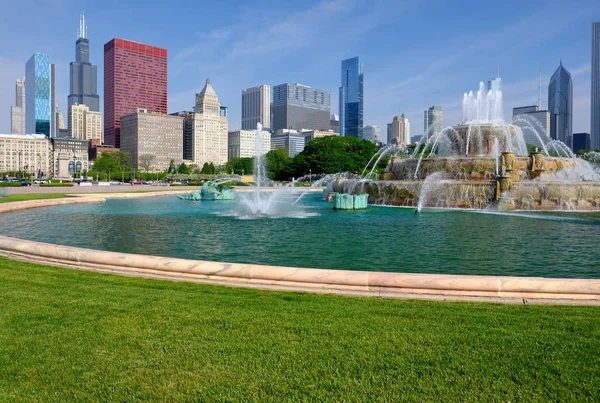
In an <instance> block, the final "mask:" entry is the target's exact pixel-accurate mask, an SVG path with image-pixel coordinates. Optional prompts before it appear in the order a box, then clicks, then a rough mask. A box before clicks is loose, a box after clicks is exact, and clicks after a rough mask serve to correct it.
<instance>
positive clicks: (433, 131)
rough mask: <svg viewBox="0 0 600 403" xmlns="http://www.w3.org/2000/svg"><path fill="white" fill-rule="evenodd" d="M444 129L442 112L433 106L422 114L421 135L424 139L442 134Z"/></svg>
mask: <svg viewBox="0 0 600 403" xmlns="http://www.w3.org/2000/svg"><path fill="white" fill-rule="evenodd" d="M443 128H444V110H443V109H442V107H441V106H438V105H434V106H432V107H431V108H429V109H427V110H426V111H425V112H424V114H423V135H424V136H425V138H426V139H428V138H429V137H432V136H435V135H437V134H440V133H441V132H442V129H443Z"/></svg>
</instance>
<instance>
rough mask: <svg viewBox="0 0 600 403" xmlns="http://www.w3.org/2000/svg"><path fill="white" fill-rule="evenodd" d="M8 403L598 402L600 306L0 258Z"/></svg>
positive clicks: (0, 392) (1, 356)
mask: <svg viewBox="0 0 600 403" xmlns="http://www.w3.org/2000/svg"><path fill="white" fill-rule="evenodd" d="M0 284H1V285H2V286H1V287H0V401H20V402H27V401H134V400H135V401H137V400H141V401H271V402H285V401H299V400H302V401H334V402H337V401H390V402H391V401H395V402H400V401H420V402H425V401H430V402H451V401H457V402H470V401H502V402H506V401H510V402H520V401H528V402H530V401H534V402H546V401H555V402H558V401H561V402H566V401H573V402H575V401H577V402H585V401H589V402H595V401H600V392H599V390H600V388H599V385H600V356H599V354H598V352H599V351H600V326H599V325H598V323H600V322H599V321H600V309H599V308H597V307H568V306H558V307H554V306H534V305H498V304H488V303H441V302H428V301H409V300H406V301H405V300H391V299H377V298H353V297H341V296H333V295H315V294H303V293H282V292H270V291H259V290H247V289H236V288H227V287H219V286H208V285H198V284H190V283H174V282H169V281H158V280H147V279H135V278H126V277H118V276H113V275H104V274H97V273H89V272H81V271H75V270H69V269H59V268H53V267H48V266H38V265H32V264H28V263H22V262H17V261H13V260H8V259H5V258H0Z"/></svg>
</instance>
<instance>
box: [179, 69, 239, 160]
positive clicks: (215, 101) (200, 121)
mask: <svg viewBox="0 0 600 403" xmlns="http://www.w3.org/2000/svg"><path fill="white" fill-rule="evenodd" d="M194 110H195V112H187V113H183V114H180V116H184V132H185V134H184V151H183V155H184V158H185V159H186V160H190V161H193V162H194V164H196V165H198V166H199V167H202V166H203V165H204V164H205V163H211V162H212V163H213V164H214V165H223V164H225V163H227V160H228V157H227V153H228V150H227V144H228V121H227V114H226V113H221V112H222V111H223V109H221V103H220V101H219V97H218V96H217V93H216V92H215V90H214V88H213V87H212V85H211V83H210V79H206V84H205V86H204V88H203V89H202V91H200V93H198V94H196V105H195V107H194Z"/></svg>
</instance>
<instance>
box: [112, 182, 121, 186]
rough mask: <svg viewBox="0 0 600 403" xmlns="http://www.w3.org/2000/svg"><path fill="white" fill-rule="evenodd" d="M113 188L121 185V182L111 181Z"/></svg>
mask: <svg viewBox="0 0 600 403" xmlns="http://www.w3.org/2000/svg"><path fill="white" fill-rule="evenodd" d="M110 184H111V186H112V185H121V182H119V181H110Z"/></svg>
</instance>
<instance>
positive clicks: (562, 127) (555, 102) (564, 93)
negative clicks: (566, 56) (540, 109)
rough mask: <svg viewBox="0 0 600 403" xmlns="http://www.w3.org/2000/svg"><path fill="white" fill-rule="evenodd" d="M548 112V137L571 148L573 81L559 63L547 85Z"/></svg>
mask: <svg viewBox="0 0 600 403" xmlns="http://www.w3.org/2000/svg"><path fill="white" fill-rule="evenodd" d="M548 111H550V137H551V138H553V139H554V140H560V141H562V142H563V143H565V144H566V145H567V146H569V148H571V149H572V148H573V81H571V73H569V72H568V71H567V69H565V68H564V67H563V65H562V60H561V61H560V66H558V68H557V69H556V71H555V72H554V74H552V77H551V78H550V84H549V85H548Z"/></svg>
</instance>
